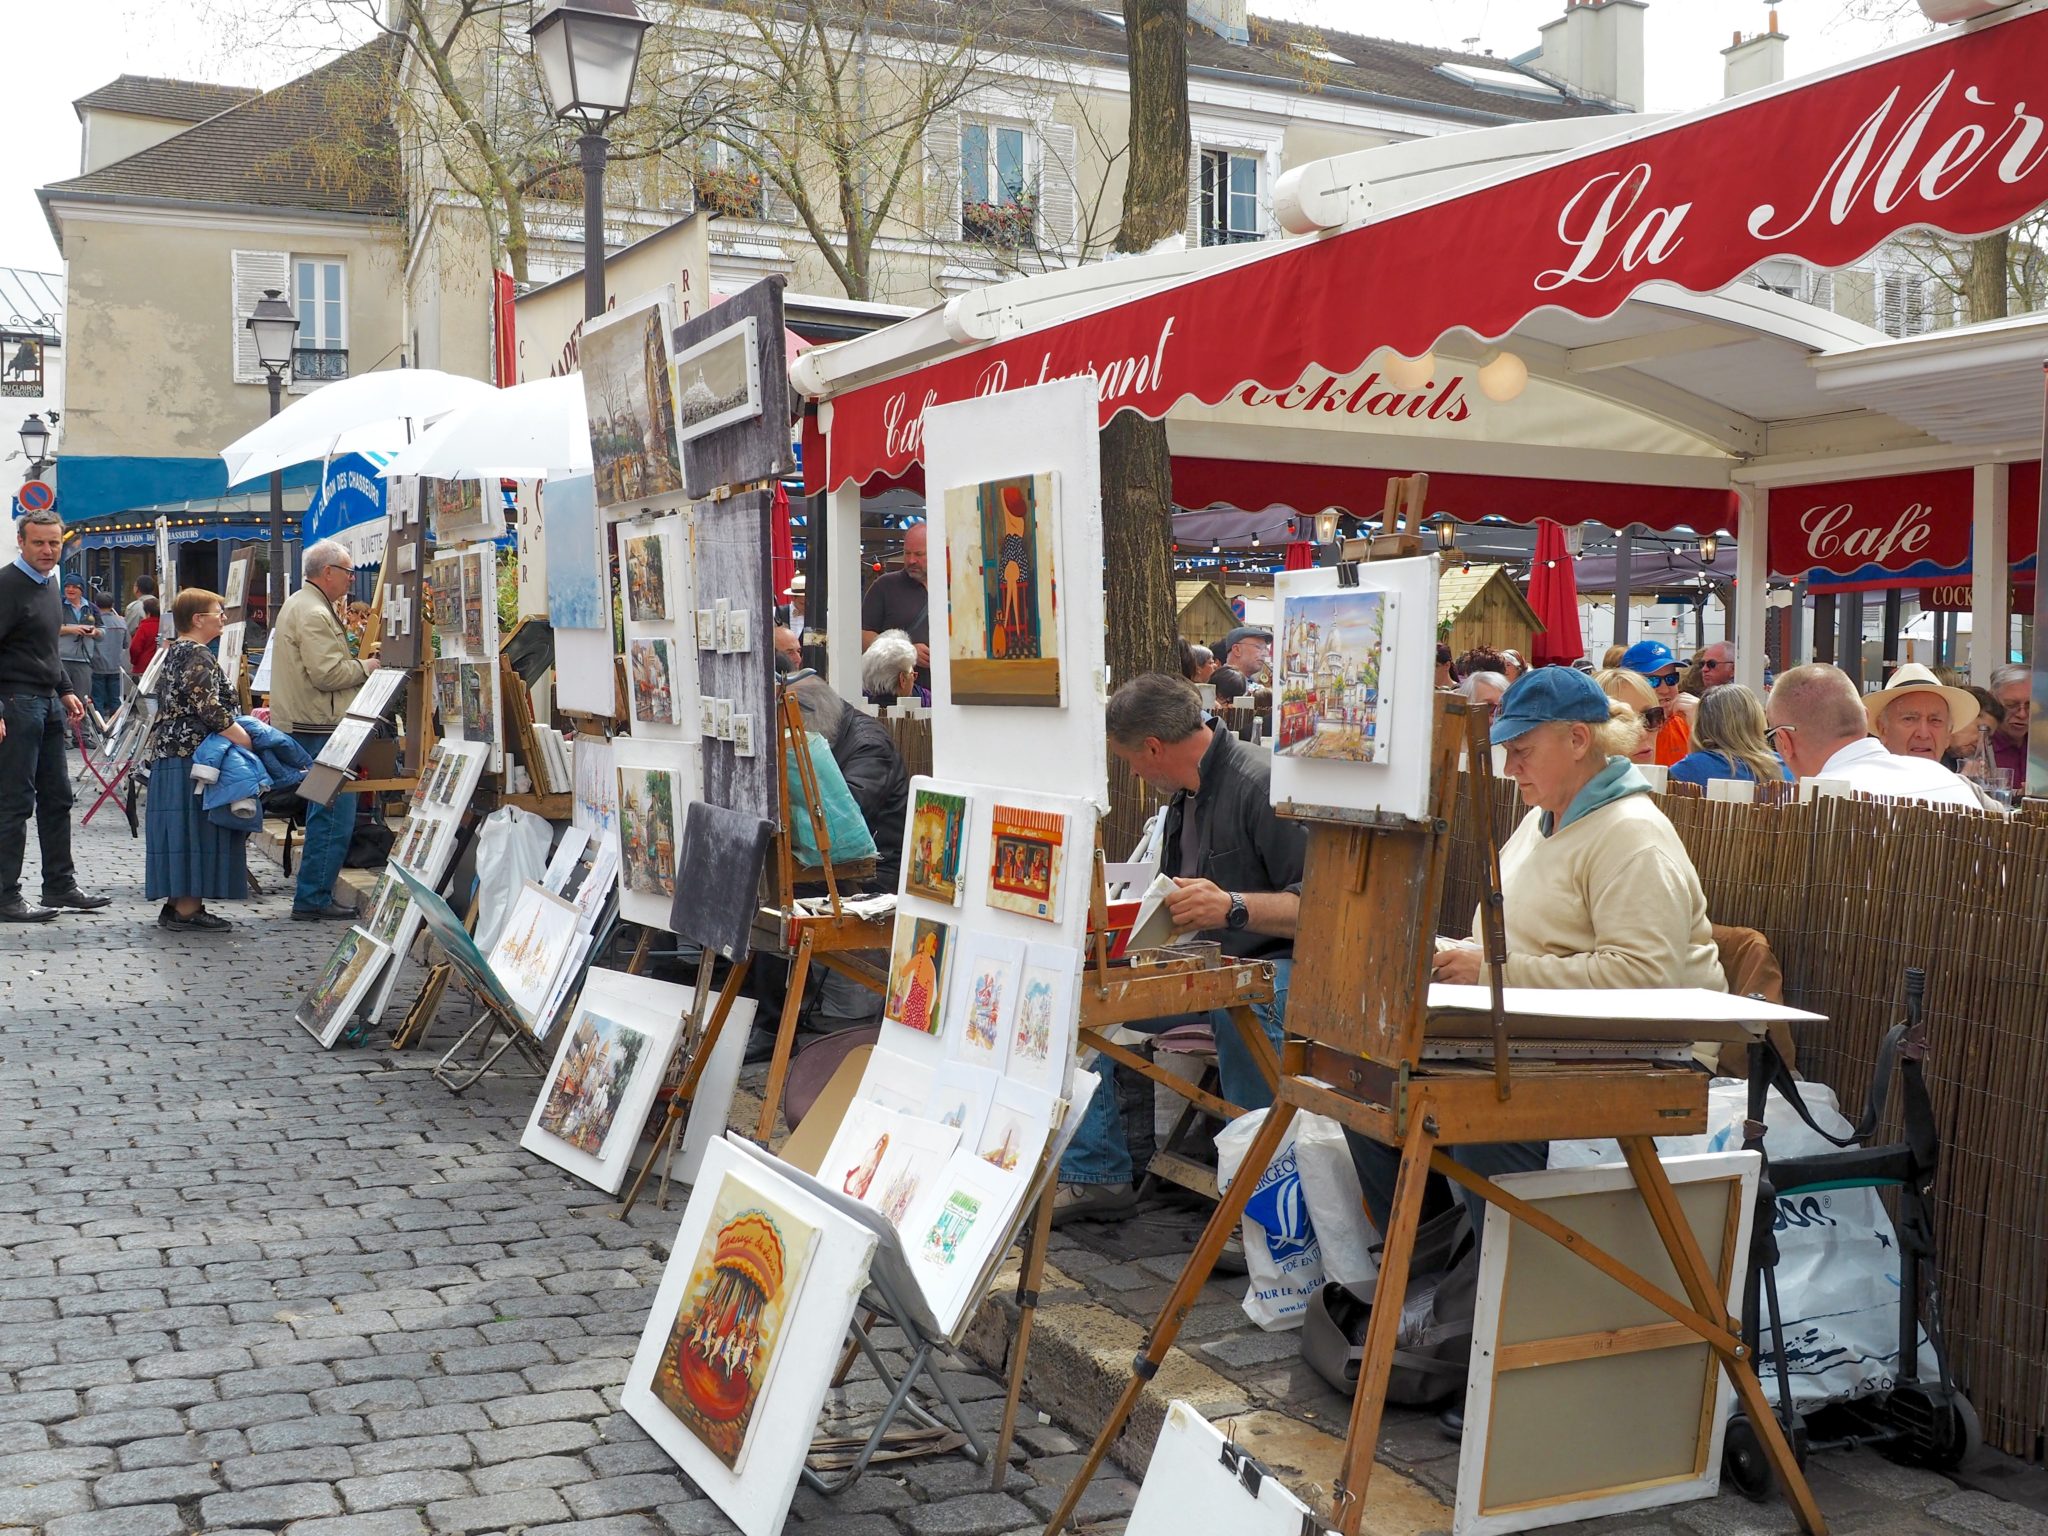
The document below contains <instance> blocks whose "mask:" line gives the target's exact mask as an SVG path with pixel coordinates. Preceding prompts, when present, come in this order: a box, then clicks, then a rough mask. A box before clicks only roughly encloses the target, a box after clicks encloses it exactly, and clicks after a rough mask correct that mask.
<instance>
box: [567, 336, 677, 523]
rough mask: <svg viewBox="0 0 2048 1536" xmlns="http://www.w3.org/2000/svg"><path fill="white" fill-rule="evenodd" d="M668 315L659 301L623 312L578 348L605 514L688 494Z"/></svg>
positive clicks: (599, 496) (600, 501)
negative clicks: (610, 509) (684, 490)
mask: <svg viewBox="0 0 2048 1536" xmlns="http://www.w3.org/2000/svg"><path fill="white" fill-rule="evenodd" d="M668 309H669V305H668V303H667V302H666V300H665V299H663V298H661V297H660V296H655V297H654V298H652V299H650V300H647V301H643V302H642V303H639V304H636V305H634V306H633V307H632V308H630V309H625V310H621V311H616V312H614V313H613V314H612V315H610V316H607V317H606V318H605V319H604V320H602V321H600V322H597V323H594V324H592V325H590V326H588V327H586V328H585V330H584V332H583V336H582V339H581V341H580V342H579V344H578V348H577V352H578V365H579V366H580V368H581V370H582V373H583V397H584V409H585V412H586V414H587V417H588V420H589V425H590V457H591V462H592V466H593V473H594V478H595V483H596V492H597V504H598V505H599V506H601V507H617V506H623V505H627V504H630V503H636V502H644V501H651V500H653V499H654V498H656V497H660V496H673V495H675V494H676V493H677V492H679V491H681V490H682V488H683V460H682V447H681V444H680V442H679V441H678V439H677V436H676V402H675V382H674V379H673V376H672V374H671V372H670V368H669V355H668V353H669V343H668V337H669V331H670V329H671V327H670V325H669V323H668V320H667V312H668Z"/></svg>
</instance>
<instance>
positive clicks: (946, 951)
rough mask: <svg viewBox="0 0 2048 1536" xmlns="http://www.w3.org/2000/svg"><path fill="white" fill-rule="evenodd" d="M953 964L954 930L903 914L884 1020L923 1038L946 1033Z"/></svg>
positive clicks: (891, 964) (892, 957)
mask: <svg viewBox="0 0 2048 1536" xmlns="http://www.w3.org/2000/svg"><path fill="white" fill-rule="evenodd" d="M952 963H953V928H952V925H951V924H949V923H942V922H939V921H937V920H936V919H933V918H929V917H913V916H911V915H910V914H909V913H899V914H897V917H896V935H895V943H894V944H893V946H892V947H891V949H890V952H889V990H888V992H887V993H886V994H885V995H884V998H883V1007H882V1016H883V1017H884V1018H886V1019H888V1020H889V1021H890V1022H891V1023H895V1024H901V1025H902V1026H903V1027H904V1028H906V1029H914V1030H917V1031H918V1032H919V1033H920V1034H926V1035H938V1034H941V1033H942V1032H943V1030H944V1025H945V1013H946V983H947V980H948V979H949V977H950V976H951V967H952Z"/></svg>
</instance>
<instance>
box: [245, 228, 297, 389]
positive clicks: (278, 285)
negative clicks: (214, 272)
mask: <svg viewBox="0 0 2048 1536" xmlns="http://www.w3.org/2000/svg"><path fill="white" fill-rule="evenodd" d="M229 266H230V271H231V276H232V281H231V282H230V284H229V287H230V290H231V291H230V293H229V299H230V301H231V303H232V305H233V309H232V312H231V313H230V315H229V317H228V324H229V325H230V326H232V327H233V328H234V329H233V336H234V349H235V350H234V357H235V382H236V383H237V384H261V383H262V382H263V377H264V375H263V364H262V363H260V362H259V361H257V358H256V338H255V337H254V336H253V335H251V334H250V332H249V327H248V324H247V321H248V319H249V315H250V313H251V312H252V311H253V310H254V309H255V308H256V304H257V301H258V300H260V299H261V298H262V297H263V290H264V289H266V288H275V289H276V290H277V291H278V292H279V293H280V294H282V295H283V296H284V297H285V299H286V300H287V301H289V300H290V298H291V292H292V258H291V255H290V253H289V252H286V251H234V252H231V253H230V259H229ZM295 307H296V306H295Z"/></svg>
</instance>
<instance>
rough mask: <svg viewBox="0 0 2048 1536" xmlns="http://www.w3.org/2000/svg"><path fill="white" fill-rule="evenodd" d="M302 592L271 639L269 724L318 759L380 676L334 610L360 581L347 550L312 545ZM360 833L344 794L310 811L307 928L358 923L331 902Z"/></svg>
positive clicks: (302, 906)
mask: <svg viewBox="0 0 2048 1536" xmlns="http://www.w3.org/2000/svg"><path fill="white" fill-rule="evenodd" d="M300 569H301V571H302V573H303V575H304V576H305V584H304V585H303V586H301V587H300V588H299V590H298V591H296V592H294V593H293V594H292V595H291V596H290V597H288V598H286V599H285V603H284V607H283V608H282V609H280V610H279V611H278V618H277V629H276V631H275V632H274V633H273V634H272V635H271V637H270V643H271V645H272V646H274V647H275V648H276V651H275V654H274V655H273V656H272V658H271V663H270V721H271V724H273V725H275V726H276V727H277V728H278V729H279V730H281V731H289V732H290V733H291V736H292V739H293V740H295V741H297V742H298V744H299V745H300V746H302V747H304V748H305V749H306V750H307V751H308V752H310V753H312V754H313V755H314V756H316V757H317V756H319V754H320V749H321V748H322V747H324V746H325V745H326V744H327V738H328V737H329V736H331V735H332V734H333V733H334V727H335V726H336V725H337V724H338V723H339V722H340V720H341V717H342V715H343V713H344V712H345V711H346V710H347V709H348V706H349V702H350V700H352V699H353V698H354V697H355V696H356V690H357V689H359V688H361V687H362V686H363V683H364V681H365V680H366V679H367V678H368V677H369V675H370V674H371V673H372V672H374V671H376V670H377V658H376V657H375V656H374V655H372V656H369V657H366V658H364V659H363V660H362V661H358V660H356V658H355V656H354V655H353V654H352V653H351V652H350V650H349V648H348V633H347V631H346V630H344V629H343V628H342V626H341V619H340V617H339V616H338V615H337V614H336V612H335V607H334V605H335V604H336V603H338V602H340V601H341V599H342V598H343V597H344V596H346V595H347V593H348V588H349V581H350V579H351V578H352V577H353V576H354V575H355V562H354V561H353V560H352V559H351V558H350V556H349V552H348V549H347V548H346V547H345V546H344V545H342V544H339V543H337V542H336V541H335V540H333V539H322V540H321V541H320V542H319V543H317V544H313V545H309V546H308V547H307V549H306V552H305V554H304V555H302V556H301V557H300ZM355 825H356V797H355V796H354V795H348V794H341V795H336V796H335V797H334V803H333V804H332V805H328V806H319V805H315V804H313V803H312V802H311V801H308V802H307V804H306V843H305V848H304V850H303V851H302V852H301V854H300V856H299V884H298V890H297V891H296V892H295V893H294V895H293V898H292V916H293V917H295V918H298V919H299V920H300V921H302V922H312V921H315V920H317V919H319V918H327V917H331V918H336V919H340V920H353V919H354V917H355V915H356V913H355V909H354V908H353V907H345V906H342V905H341V904H340V903H339V902H337V901H336V900H335V899H334V882H335V879H336V877H337V876H339V875H340V874H341V861H342V859H343V858H344V857H345V856H346V855H347V853H348V842H349V837H350V835H351V834H352V833H353V832H354V831H355Z"/></svg>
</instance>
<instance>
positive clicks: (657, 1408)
mask: <svg viewBox="0 0 2048 1536" xmlns="http://www.w3.org/2000/svg"><path fill="white" fill-rule="evenodd" d="M728 1173H737V1174H738V1175H739V1176H740V1177H741V1178H743V1179H745V1180H746V1181H748V1182H749V1183H753V1184H755V1185H757V1186H759V1187H760V1188H762V1189H763V1190H764V1192H768V1193H771V1194H772V1196H773V1198H774V1199H775V1200H776V1201H777V1202H778V1203H780V1204H781V1205H783V1206H784V1207H785V1208H786V1209H787V1210H788V1211H789V1213H790V1215H792V1216H794V1217H796V1218H797V1219H799V1220H801V1221H804V1222H808V1223H809V1224H810V1225H812V1226H813V1227H815V1228H816V1229H817V1232H818V1240H817V1243H816V1245H815V1246H814V1248H813V1249H812V1253H811V1261H810V1269H809V1271H808V1273H807V1274H806V1275H805V1277H804V1282H803V1288H802V1290H801V1292H800V1293H799V1294H798V1295H797V1296H796V1298H795V1300H794V1304H793V1306H792V1307H791V1309H790V1311H789V1314H788V1317H787V1319H786V1321H785V1322H784V1324H783V1329H782V1336H781V1340H780V1342H779V1343H778V1345H777V1347H776V1359H775V1367H774V1371H773V1373H772V1374H771V1375H770V1376H769V1378H768V1379H767V1381H766V1383H765V1384H764V1388H763V1391H762V1396H761V1403H760V1406H759V1408H758V1409H757V1410H756V1412H757V1414H758V1415H759V1417H760V1420H761V1423H762V1426H763V1433H760V1434H757V1435H755V1436H754V1437H753V1439H752V1441H751V1443H750V1444H749V1445H748V1448H747V1453H746V1456H745V1458H744V1460H742V1462H741V1463H740V1470H739V1471H738V1472H735V1471H733V1470H732V1469H731V1468H729V1467H727V1466H726V1464H725V1463H724V1462H723V1461H720V1460H719V1459H718V1457H717V1456H716V1455H714V1454H713V1453H712V1451H711V1450H710V1448H709V1447H707V1446H705V1445H704V1444H703V1442H701V1441H700V1440H698V1439H697V1437H696V1436H695V1435H693V1434H691V1433H690V1431H689V1430H688V1429H686V1428H684V1426H683V1425H682V1423H681V1422H680V1421H679V1420H678V1419H677V1418H676V1417H675V1415H674V1414H672V1413H670V1412H669V1410H668V1408H667V1407H666V1405H664V1404H663V1403H662V1401H661V1399H660V1398H658V1397H656V1396H655V1395H654V1389H653V1386H652V1382H653V1380H654V1373H655V1368H656V1365H657V1363H658V1362H659V1360H660V1356H661V1350H662V1346H663V1344H664V1343H665V1342H666V1341H667V1339H668V1333H669V1328H670V1326H671V1324H672V1323H673V1322H674V1320H675V1315H676V1311H677V1309H678V1308H679V1307H680V1306H681V1305H682V1302H683V1299H684V1291H685V1288H686V1287H687V1286H688V1284H689V1279H690V1267H691V1265H692V1263H694V1261H695V1259H696V1255H697V1250H698V1248H699V1247H700V1246H701V1245H702V1243H703V1241H704V1233H705V1229H706V1228H707V1227H708V1226H709V1225H710V1218H711V1203H712V1195H713V1192H715V1191H716V1190H717V1189H718V1187H719V1186H720V1185H721V1184H722V1183H724V1181H725V1176H726V1175H727V1174H728ZM699 1192H701V1198H700V1197H699ZM875 1244H876V1237H875V1234H874V1233H873V1232H872V1231H870V1230H869V1229H868V1228H866V1227H865V1226H863V1225H862V1224H861V1223H860V1222H858V1221H856V1220H854V1219H853V1218H851V1217H849V1216H848V1215H847V1214H845V1213H844V1212H842V1211H840V1210H839V1209H837V1208H836V1207H835V1206H833V1205H831V1204H829V1203H827V1202H826V1201H824V1200H821V1199H819V1198H818V1197H817V1196H816V1195H815V1194H813V1193H811V1191H810V1190H809V1189H806V1188H804V1187H801V1186H800V1185H799V1184H797V1183H796V1182H795V1181H794V1180H793V1179H792V1178H791V1177H790V1176H789V1170H787V1169H786V1168H784V1167H783V1165H781V1164H773V1165H771V1164H770V1163H769V1162H768V1161H766V1160H765V1159H764V1158H753V1157H749V1156H747V1154H746V1153H745V1152H743V1151H741V1150H740V1149H738V1148H737V1147H735V1146H734V1145H733V1143H732V1142H730V1141H728V1140H726V1139H724V1138H720V1139H719V1140H717V1141H714V1142H713V1143H712V1144H711V1145H710V1147H709V1148H707V1149H706V1151H705V1154H704V1165H703V1168H702V1169H701V1171H700V1173H699V1176H698V1180H697V1184H696V1187H695V1190H693V1191H692V1195H691V1200H690V1204H689V1207H688V1208H687V1209H686V1210H685V1211H684V1212H683V1219H682V1224H681V1226H680V1227H679V1228H678V1229H677V1231H676V1237H675V1241H674V1243H673V1244H671V1245H670V1254H671V1257H670V1259H669V1264H668V1268H667V1270H666V1272H665V1273H664V1274H663V1275H662V1279H661V1287H660V1289H659V1290H658V1291H656V1293H655V1298H654V1309H653V1312H652V1314H651V1315H650V1316H649V1318H648V1320H647V1327H646V1330H645V1331H644V1332H643V1333H642V1334H641V1336H640V1347H639V1349H638V1350H636V1351H635V1352H634V1355H633V1361H632V1364H631V1365H630V1366H629V1367H628V1368H627V1371H626V1387H625V1391H624V1393H623V1394H622V1398H621V1406H622V1407H624V1408H625V1410H626V1412H627V1413H629V1414H631V1415H632V1416H633V1419H634V1420H635V1422H637V1423H638V1424H639V1425H640V1427H641V1428H642V1429H644V1430H646V1431H647V1433H648V1434H649V1435H651V1436H652V1437H653V1438H654V1440H655V1442H656V1443H657V1444H659V1445H660V1446H661V1448H662V1449H663V1450H664V1451H666V1452H667V1453H668V1454H669V1457H670V1459H671V1460H673V1461H674V1462H675V1463H676V1465H677V1466H679V1467H681V1468H682V1469H683V1471H684V1473H685V1474H687V1475H688V1477H689V1479H690V1481H691V1482H693V1483H695V1484H696V1485H697V1486H698V1487H699V1488H701V1489H703V1490H704V1492H705V1493H706V1494H708V1495H709V1496H710V1498H711V1500H712V1502H713V1503H715V1504H716V1505H717V1506H718V1507H719V1508H720V1509H722V1510H724V1511H725V1513H726V1515H727V1517H728V1518H729V1519H731V1520H732V1522H733V1523H734V1524H735V1525H736V1526H738V1528H739V1529H740V1531H741V1532H742V1533H743V1536H776V1533H778V1532H779V1531H780V1530H781V1529H782V1525H783V1522H784V1520H785V1519H786V1518H787V1517H788V1514H789V1506H790V1503H791V1501H792V1500H793V1499H794V1498H795V1497H796V1487H797V1481H798V1479H799V1478H801V1477H802V1475H803V1468H804V1458H805V1457H806V1456H808V1455H809V1454H810V1449H811V1433H812V1430H813V1428H814V1427H815V1426H816V1424H817V1422H818V1411H819V1409H820V1408H822V1407H823V1406H824V1402H825V1393H826V1392H827V1390H829V1387H830V1383H831V1378H832V1372H833V1370H834V1368H835V1367H836V1365H837V1363H838V1359H839V1353H840V1349H841V1347H842V1346H843V1344H844V1343H845V1339H846V1328H847V1324H848V1323H850V1322H851V1321H852V1320H853V1309H854V1304H855V1303H856V1302H857V1301H858V1300H859V1299H860V1294H861V1291H862V1290H863V1289H864V1288H865V1287H866V1285H867V1278H868V1266H869V1264H870V1262H871V1261H872V1259H873V1257H874V1253H875ZM771 1426H772V1427H773V1428H774V1429H775V1431H776V1432H775V1433H772V1434H771V1433H767V1432H766V1431H767V1430H768V1428H769V1427H771Z"/></svg>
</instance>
